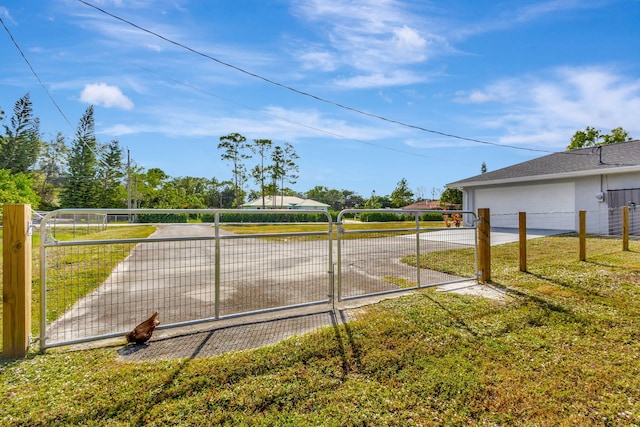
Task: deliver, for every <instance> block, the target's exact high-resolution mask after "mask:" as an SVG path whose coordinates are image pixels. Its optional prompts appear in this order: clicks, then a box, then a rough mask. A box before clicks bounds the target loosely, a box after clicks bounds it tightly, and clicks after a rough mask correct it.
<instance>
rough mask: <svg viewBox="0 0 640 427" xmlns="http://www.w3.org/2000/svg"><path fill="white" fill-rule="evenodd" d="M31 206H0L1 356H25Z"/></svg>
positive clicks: (28, 322) (28, 300)
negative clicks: (0, 217) (0, 224)
mask: <svg viewBox="0 0 640 427" xmlns="http://www.w3.org/2000/svg"><path fill="white" fill-rule="evenodd" d="M30 223H31V206H30V205H4V206H3V235H2V245H3V254H2V258H3V260H2V262H3V264H2V268H3V277H2V282H3V283H2V285H3V286H2V319H3V327H2V337H3V343H2V356H3V357H4V358H6V359H16V358H19V357H25V356H26V355H27V352H28V350H29V335H30V333H31V268H32V267H31V258H32V253H31V246H32V244H31V230H30V228H29V227H30V225H31V224H30Z"/></svg>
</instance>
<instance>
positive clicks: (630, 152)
mask: <svg viewBox="0 0 640 427" xmlns="http://www.w3.org/2000/svg"><path fill="white" fill-rule="evenodd" d="M634 167H635V169H638V170H640V140H635V141H629V142H621V143H618V144H610V145H603V146H601V148H600V147H597V148H581V149H579V150H572V151H564V152H561V153H553V154H549V155H548V156H543V157H539V158H537V159H533V160H529V161H526V162H522V163H518V164H516V165H513V166H508V167H506V168H502V169H498V170H495V171H492V172H487V173H483V174H480V175H476V176H472V177H470V178H466V179H463V180H460V181H455V182H451V183H449V184H447V185H446V186H447V187H449V188H458V187H465V186H473V185H482V184H490V183H492V182H493V181H501V182H508V181H523V180H525V179H526V178H530V179H531V180H540V179H545V178H552V177H553V176H556V175H560V176H561V175H562V174H570V175H598V174H601V173H612V172H615V171H616V170H617V169H623V170H624V169H634Z"/></svg>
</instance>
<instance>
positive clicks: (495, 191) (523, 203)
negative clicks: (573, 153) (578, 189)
mask: <svg viewBox="0 0 640 427" xmlns="http://www.w3.org/2000/svg"><path fill="white" fill-rule="evenodd" d="M475 198H476V200H475V201H476V206H477V207H479V208H489V209H491V225H492V226H493V227H517V224H518V222H517V221H518V219H517V213H518V212H527V227H529V228H543V229H551V230H575V229H576V225H575V224H576V216H577V214H576V212H575V206H576V200H575V185H574V184H573V183H561V184H543V185H522V186H513V187H500V188H487V189H478V190H476V191H475Z"/></svg>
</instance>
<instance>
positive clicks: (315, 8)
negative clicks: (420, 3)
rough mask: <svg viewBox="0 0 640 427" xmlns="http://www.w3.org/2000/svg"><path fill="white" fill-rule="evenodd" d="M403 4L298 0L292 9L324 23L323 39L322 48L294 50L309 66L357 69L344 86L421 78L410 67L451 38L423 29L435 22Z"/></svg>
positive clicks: (314, 22)
mask: <svg viewBox="0 0 640 427" xmlns="http://www.w3.org/2000/svg"><path fill="white" fill-rule="evenodd" d="M405 7H406V5H403V4H401V3H400V2H397V1H395V0H375V1H374V0H365V1H362V0H358V1H348V0H345V1H342V0H305V1H298V2H296V3H295V4H294V13H296V14H297V15H298V16H300V17H302V18H304V19H306V20H307V21H309V22H310V24H312V25H316V26H318V28H321V29H322V31H321V32H320V34H323V35H324V39H323V41H322V43H323V45H322V46H323V47H322V49H320V48H318V46H317V45H315V46H312V47H309V48H306V50H303V51H302V52H300V51H298V52H296V55H297V58H298V59H299V60H300V61H301V62H302V63H303V67H304V68H305V69H313V68H319V69H320V70H322V71H335V70H338V69H344V68H351V69H353V70H355V72H353V73H351V74H353V77H351V78H346V79H342V80H341V83H342V84H343V86H349V87H372V86H389V85H395V86H397V85H408V84H412V83H415V82H416V81H423V79H416V75H415V74H414V73H411V72H409V71H408V70H409V69H410V68H409V67H410V66H411V65H413V64H419V63H423V62H425V61H426V60H428V58H429V57H430V56H432V55H434V54H435V53H436V52H438V51H440V50H442V49H447V48H448V47H447V46H448V43H447V41H446V40H445V39H444V38H443V37H441V36H440V35H438V34H436V33H433V32H428V31H426V30H424V28H432V27H433V26H432V25H431V26H428V25H425V18H424V16H421V15H420V14H416V13H410V12H408V11H406V10H404V8H405ZM419 29H420V30H419ZM320 52H321V53H322V54H319V53H320ZM318 65H321V67H318ZM403 77H406V78H407V80H404V81H403V80H402V78H403Z"/></svg>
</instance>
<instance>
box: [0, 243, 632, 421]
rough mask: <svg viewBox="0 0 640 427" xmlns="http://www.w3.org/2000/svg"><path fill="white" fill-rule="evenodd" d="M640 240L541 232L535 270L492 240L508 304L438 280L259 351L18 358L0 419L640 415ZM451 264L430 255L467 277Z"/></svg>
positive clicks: (2, 379)
mask: <svg viewBox="0 0 640 427" xmlns="http://www.w3.org/2000/svg"><path fill="white" fill-rule="evenodd" d="M630 246H631V251H630V252H622V251H621V250H620V248H621V243H620V241H619V240H613V239H588V242H587V248H588V251H587V261H586V262H580V261H578V243H577V238H575V237H549V238H542V239H536V240H533V241H531V242H530V243H529V248H528V252H529V263H528V265H529V272H527V273H522V272H519V271H518V258H517V244H509V245H503V246H498V247H494V248H492V258H493V261H494V262H493V264H492V270H493V280H494V284H495V286H498V287H503V288H505V289H507V298H506V299H505V300H504V301H494V300H489V299H485V298H482V297H471V296H463V295H456V294H442V293H438V292H435V291H433V290H427V291H423V292H420V293H417V294H415V295H412V296H409V297H401V298H394V299H389V300H386V301H384V302H382V303H379V304H376V305H372V306H368V307H367V308H366V309H365V310H363V312H362V313H361V315H360V316H359V318H358V320H356V321H353V322H351V323H348V324H346V325H344V326H340V327H334V328H326V329H323V330H320V331H318V332H315V333H312V334H307V335H303V336H298V337H294V338H291V339H288V340H286V341H283V342H281V343H279V344H277V345H273V346H269V347H265V348H261V349H258V350H252V351H244V352H238V353H232V354H227V355H223V356H218V357H211V358H202V359H182V360H172V361H156V362H139V363H131V362H123V361H121V360H119V359H118V355H117V350H118V349H119V348H120V347H119V346H114V347H108V348H102V349H98V350H87V351H73V352H72V351H64V350H55V351H49V352H47V353H46V354H44V355H39V354H32V355H30V357H28V358H27V359H24V360H18V361H4V362H1V364H0V370H1V371H0V425H24V426H27V425H28V426H38V425H42V426H44V425H47V426H48V425H95V426H98V425H100V426H102V425H113V426H116V425H122V426H129V425H194V426H195V425H197V426H200V425H229V426H241V425H247V426H249V425H251V426H254V425H264V426H274V425H278V426H300V425H318V426H332V425H335V426H367V425H376V426H378V425H397V426H411V425H523V426H530V425H536V426H573V425H575V426H578V425H579V426H583V425H595V426H607V425H611V426H617V425H638V424H640V242H638V241H632V242H631V245H630ZM456 256H457V259H458V260H460V259H461V257H473V253H472V252H471V251H465V252H463V253H461V254H458V255H456ZM445 260H446V257H443V256H442V254H440V255H439V256H438V254H434V255H432V254H426V255H425V257H423V258H421V259H420V260H419V262H420V263H421V264H423V265H428V266H429V267H430V268H440V269H442V270H447V271H451V272H453V273H459V274H461V275H464V274H466V273H465V272H462V271H458V270H456V269H457V268H458V267H457V266H456V265H450V264H449V265H447V264H446V261H445ZM405 261H406V262H414V263H415V262H416V260H415V259H413V260H411V259H407V260H405ZM467 264H469V263H467V262H463V263H461V265H467ZM151 345H153V343H152V344H151Z"/></svg>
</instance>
